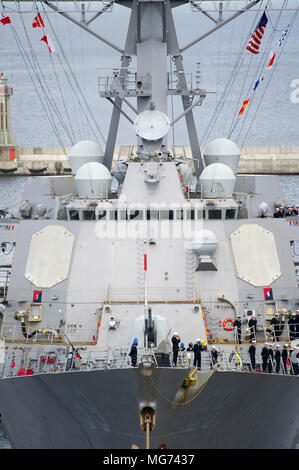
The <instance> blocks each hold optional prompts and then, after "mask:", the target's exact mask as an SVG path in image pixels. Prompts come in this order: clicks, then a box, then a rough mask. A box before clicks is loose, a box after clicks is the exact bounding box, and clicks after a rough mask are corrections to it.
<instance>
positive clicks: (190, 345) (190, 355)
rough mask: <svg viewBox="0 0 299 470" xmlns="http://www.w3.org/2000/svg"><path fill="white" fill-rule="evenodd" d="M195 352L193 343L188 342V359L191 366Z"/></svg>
mask: <svg viewBox="0 0 299 470" xmlns="http://www.w3.org/2000/svg"><path fill="white" fill-rule="evenodd" d="M193 358H194V352H193V343H189V344H188V348H187V359H188V365H189V367H190V366H191V364H193Z"/></svg>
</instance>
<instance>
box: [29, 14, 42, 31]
mask: <svg viewBox="0 0 299 470" xmlns="http://www.w3.org/2000/svg"><path fill="white" fill-rule="evenodd" d="M44 27H45V23H44V22H43V19H42V17H41V14H40V13H38V14H37V15H36V16H35V18H34V21H33V23H32V28H44Z"/></svg>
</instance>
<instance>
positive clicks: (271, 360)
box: [268, 343, 274, 374]
mask: <svg viewBox="0 0 299 470" xmlns="http://www.w3.org/2000/svg"><path fill="white" fill-rule="evenodd" d="M273 365H274V344H273V343H271V344H270V348H269V350H268V372H269V374H271V373H272V371H273Z"/></svg>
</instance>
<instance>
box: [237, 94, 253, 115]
mask: <svg viewBox="0 0 299 470" xmlns="http://www.w3.org/2000/svg"><path fill="white" fill-rule="evenodd" d="M250 100H251V98H248V100H245V101H244V102H243V106H242V108H241V109H240V111H239V114H240V115H241V114H243V113H244V111H245V109H246V108H247V106H248V103H249V101H250Z"/></svg>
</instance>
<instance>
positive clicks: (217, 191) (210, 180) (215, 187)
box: [199, 163, 236, 198]
mask: <svg viewBox="0 0 299 470" xmlns="http://www.w3.org/2000/svg"><path fill="white" fill-rule="evenodd" d="M199 181H200V184H201V191H202V197H204V198H217V197H231V196H232V194H233V190H234V186H235V182H236V177H235V175H234V172H233V170H232V169H231V168H230V167H229V166H227V165H224V164H223V163H212V164H211V165H208V166H206V167H205V168H204V170H203V171H202V173H201V175H200V177H199Z"/></svg>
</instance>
